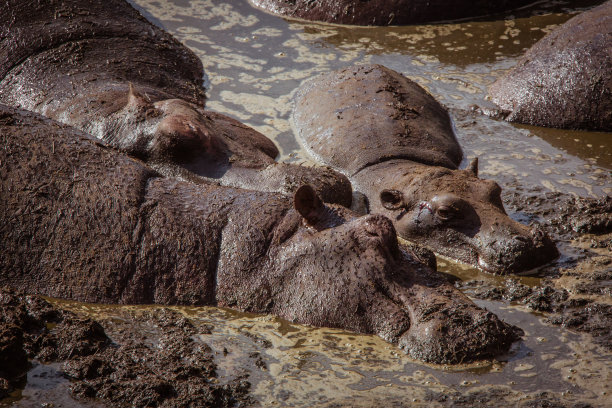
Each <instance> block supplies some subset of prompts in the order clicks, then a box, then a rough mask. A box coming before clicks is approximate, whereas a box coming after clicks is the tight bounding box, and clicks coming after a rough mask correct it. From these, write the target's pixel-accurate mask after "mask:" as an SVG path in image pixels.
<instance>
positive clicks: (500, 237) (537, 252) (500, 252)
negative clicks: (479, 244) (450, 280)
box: [478, 226, 559, 274]
mask: <svg viewBox="0 0 612 408" xmlns="http://www.w3.org/2000/svg"><path fill="white" fill-rule="evenodd" d="M521 227H523V226H521ZM523 228H524V230H523ZM523 228H521V230H518V231H512V232H514V234H512V233H509V231H501V230H497V231H495V230H494V234H495V235H494V236H493V235H491V236H490V237H489V240H488V241H489V242H486V241H485V242H484V245H483V248H484V250H483V251H482V252H481V253H480V254H479V256H478V265H479V266H480V267H481V268H482V269H483V270H485V271H487V272H494V273H502V274H505V273H516V272H521V271H528V270H530V269H534V268H537V267H539V266H542V265H545V264H546V263H548V262H550V261H552V260H553V259H555V258H557V257H558V256H559V252H558V251H557V247H556V246H555V244H554V242H553V241H552V240H551V239H550V237H549V236H548V235H547V234H546V232H544V231H543V230H542V229H541V228H540V227H539V226H538V227H534V228H526V227H523ZM504 236H505V237H508V238H504Z"/></svg>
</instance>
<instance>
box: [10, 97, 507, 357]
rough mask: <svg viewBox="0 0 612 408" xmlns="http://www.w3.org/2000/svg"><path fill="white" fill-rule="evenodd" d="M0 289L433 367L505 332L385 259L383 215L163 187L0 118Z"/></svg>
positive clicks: (487, 350)
mask: <svg viewBox="0 0 612 408" xmlns="http://www.w3.org/2000/svg"><path fill="white" fill-rule="evenodd" d="M0 140H2V148H1V149H0V175H1V177H0V192H1V194H0V217H1V220H0V241H1V242H2V243H3V251H2V255H1V256H0V286H2V285H10V286H13V287H16V288H18V289H22V290H25V291H27V292H28V293H34V294H42V295H47V296H53V297H60V298H67V299H75V300H80V301H88V302H103V303H108V302H113V303H114V302H116V303H163V304H188V305H218V306H224V307H231V308H235V309H238V310H243V311H249V312H255V313H273V314H276V315H278V316H281V317H283V318H286V319H289V320H291V321H294V322H298V323H302V324H311V325H316V326H331V327H340V328H345V329H347V330H353V331H357V332H362V333H376V334H378V335H379V336H381V337H382V338H384V339H385V340H387V341H389V342H392V343H396V344H398V345H399V346H400V347H402V348H404V349H405V351H406V352H407V353H408V354H410V355H411V356H412V357H414V358H417V359H421V360H424V361H430V362H436V363H457V362H462V361H469V360H474V359H481V358H488V357H491V356H494V355H497V354H499V353H502V352H505V351H507V350H508V347H509V346H510V344H511V343H512V342H513V341H514V340H516V339H517V331H516V330H517V329H515V328H513V327H511V326H509V325H507V324H505V323H504V322H502V321H500V320H499V319H498V318H497V317H496V316H495V315H493V314H492V313H490V312H487V311H486V310H483V309H481V308H479V307H477V306H476V305H475V304H474V303H473V302H472V301H470V300H469V299H468V298H467V297H466V296H465V295H463V294H462V293H461V292H459V291H458V290H457V289H455V288H454V287H453V286H452V285H450V284H449V283H448V282H447V281H446V280H445V278H443V277H441V276H440V275H439V274H438V273H437V272H435V271H433V270H431V269H429V268H428V267H427V266H425V265H423V264H420V263H418V262H416V261H415V260H414V258H413V257H412V256H411V254H410V253H409V252H408V251H407V250H406V249H405V248H404V247H402V246H400V245H398V241H397V238H396V232H395V229H394V228H393V224H392V223H391V222H390V221H389V220H388V219H387V218H386V217H384V216H382V215H366V216H362V217H358V216H357V215H356V214H355V213H353V212H352V211H350V210H348V209H346V208H345V207H342V206H338V205H331V204H330V205H325V204H323V202H322V201H321V199H320V198H319V196H318V195H317V194H316V192H315V191H314V190H313V189H312V188H311V187H309V186H305V187H301V188H299V189H298V190H297V192H296V193H295V197H294V200H293V201H292V200H291V199H290V198H289V197H287V196H285V195H282V194H278V193H269V192H258V191H252V190H243V189H236V188H231V187H223V186H216V185H211V184H196V183H190V182H184V181H180V180H177V179H176V178H166V177H163V176H161V175H160V174H159V173H157V172H155V171H154V170H152V169H151V168H149V167H147V166H146V165H144V164H143V163H142V162H140V161H137V160H134V159H131V158H129V157H128V156H125V155H123V154H122V153H120V152H119V151H117V150H116V149H113V148H108V147H106V146H104V145H103V144H102V143H101V142H99V141H97V139H94V138H92V137H91V136H89V135H87V134H85V133H82V132H80V131H78V130H76V129H73V128H71V127H69V126H66V125H62V124H59V123H58V122H54V121H52V120H50V119H47V118H44V117H42V116H40V115H37V114H34V113H31V112H27V111H21V110H16V109H14V108H9V107H6V106H4V105H0Z"/></svg>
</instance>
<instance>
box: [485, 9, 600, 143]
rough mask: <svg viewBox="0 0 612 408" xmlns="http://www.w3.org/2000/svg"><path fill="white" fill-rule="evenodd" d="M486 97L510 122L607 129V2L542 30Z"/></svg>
mask: <svg viewBox="0 0 612 408" xmlns="http://www.w3.org/2000/svg"><path fill="white" fill-rule="evenodd" d="M489 95H490V96H491V100H492V101H493V102H495V103H496V104H498V105H499V106H500V107H501V108H502V109H503V110H504V111H506V112H507V114H508V115H507V117H506V119H507V120H508V121H511V122H519V123H527V124H531V125H537V126H546V127H555V128H565V129H586V130H600V131H607V132H610V131H612V1H607V2H606V3H604V4H602V5H600V6H598V7H595V8H594V9H592V10H589V11H585V12H583V13H581V14H580V15H578V16H576V17H574V18H572V19H570V20H568V21H567V22H566V23H565V24H563V25H561V26H560V27H558V28H556V29H555V30H553V31H552V32H550V33H549V34H547V35H546V36H545V37H544V38H542V39H541V40H540V41H538V42H537V43H536V44H535V45H533V46H532V47H531V48H530V49H529V50H528V51H527V52H526V53H525V55H524V56H523V57H522V58H521V59H520V60H519V61H518V63H517V64H516V66H515V67H514V68H512V69H511V70H510V71H508V72H507V73H506V74H504V75H503V76H502V77H501V78H499V79H498V80H497V81H495V83H493V84H492V85H491V86H490V87H489Z"/></svg>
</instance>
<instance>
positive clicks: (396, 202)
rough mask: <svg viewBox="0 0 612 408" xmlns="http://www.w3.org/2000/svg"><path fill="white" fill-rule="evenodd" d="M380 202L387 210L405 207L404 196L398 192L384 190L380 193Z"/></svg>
mask: <svg viewBox="0 0 612 408" xmlns="http://www.w3.org/2000/svg"><path fill="white" fill-rule="evenodd" d="M380 202H381V203H382V206H383V207H385V208H386V209H387V210H397V209H399V208H401V207H402V206H403V205H404V194H402V192H401V191H398V190H387V189H385V190H383V191H381V192H380Z"/></svg>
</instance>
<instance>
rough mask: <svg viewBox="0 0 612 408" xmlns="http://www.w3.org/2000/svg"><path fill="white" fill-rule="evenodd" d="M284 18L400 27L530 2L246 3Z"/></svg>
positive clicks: (339, 0) (368, 0)
mask: <svg viewBox="0 0 612 408" xmlns="http://www.w3.org/2000/svg"><path fill="white" fill-rule="evenodd" d="M249 1H250V2H251V3H252V4H253V5H255V6H257V7H260V8H262V9H264V10H267V11H269V12H271V13H274V14H278V15H281V16H285V17H291V18H300V19H305V20H311V21H323V22H326V23H336V24H351V25H379V26H387V25H402V24H418V23H427V22H439V21H445V20H456V19H462V18H469V17H472V18H473V17H478V16H485V15H491V14H499V13H501V12H503V11H505V10H511V9H516V8H519V7H521V6H524V5H526V4H529V3H533V2H532V1H531V0H470V1H464V0H392V1H391V0H291V1H289V0H249Z"/></svg>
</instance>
